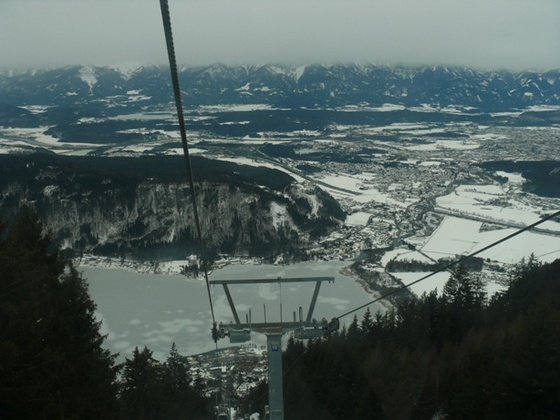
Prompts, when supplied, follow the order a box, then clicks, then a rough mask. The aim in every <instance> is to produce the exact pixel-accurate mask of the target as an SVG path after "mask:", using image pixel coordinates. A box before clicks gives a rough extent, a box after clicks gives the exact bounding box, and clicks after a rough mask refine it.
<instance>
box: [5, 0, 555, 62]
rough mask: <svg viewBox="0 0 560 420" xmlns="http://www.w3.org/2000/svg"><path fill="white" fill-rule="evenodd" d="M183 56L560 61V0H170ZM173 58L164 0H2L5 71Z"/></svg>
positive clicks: (214, 58) (279, 59)
mask: <svg viewBox="0 0 560 420" xmlns="http://www.w3.org/2000/svg"><path fill="white" fill-rule="evenodd" d="M169 5H170V10H171V17H172V23H173V32H174V38H175V48H176V53H177V61H178V62H179V63H183V64H187V65H200V64H210V63H214V62H223V63H231V64H243V63H247V64H262V63H270V62H273V63H287V64H308V63H315V62H321V63H332V62H373V63H379V64H384V63H393V64H446V65H468V66H474V67H486V68H508V69H513V70H524V69H537V70H547V69H552V68H560V0H297V1H294V0H227V1H226V0H169ZM159 63H167V56H166V50H165V40H164V36H163V29H162V23H161V13H160V9H159V0H0V67H3V68H21V67H53V66H61V65H68V64H95V65H126V64H159Z"/></svg>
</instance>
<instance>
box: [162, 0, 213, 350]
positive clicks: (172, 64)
mask: <svg viewBox="0 0 560 420" xmlns="http://www.w3.org/2000/svg"><path fill="white" fill-rule="evenodd" d="M159 3H160V6H161V17H162V20H163V30H164V32H165V42H166V44H167V55H168V57H169V68H170V70H171V81H172V82H173V93H174V95H175V105H176V107H177V117H178V119H179V129H180V131H181V143H182V145H183V156H184V158H185V166H186V171H187V178H188V180H189V187H190V190H191V198H192V202H193V213H194V222H195V225H196V232H197V235H198V240H199V243H200V255H201V260H202V269H203V272H204V278H205V280H206V290H207V292H208V300H209V302H210V312H211V313H212V325H213V326H212V338H213V339H214V341H215V342H217V336H216V334H215V332H216V318H215V316H214V306H213V305H212V295H211V293H210V282H209V280H208V263H207V259H206V251H205V247H204V240H203V238H202V231H201V229H200V219H199V217H198V209H197V205H196V192H195V188H194V180H193V170H192V165H191V159H190V155H189V146H188V142H187V130H186V128H185V117H184V115H183V105H182V101H181V89H180V87H179V74H178V71H177V60H176V59H175V47H174V45H173V32H172V30H171V17H170V14H169V4H168V2H167V0H160V2H159Z"/></svg>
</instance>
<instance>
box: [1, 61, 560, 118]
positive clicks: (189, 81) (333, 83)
mask: <svg viewBox="0 0 560 420" xmlns="http://www.w3.org/2000/svg"><path fill="white" fill-rule="evenodd" d="M179 79H180V83H181V87H182V89H183V97H184V101H185V104H186V106H187V107H195V106H200V105H215V104H256V103H257V104H265V105H269V106H271V107H281V108H290V109H294V108H304V107H307V108H333V107H344V106H359V105H369V106H381V105H383V104H386V103H390V104H398V105H402V106H405V107H410V106H421V105H423V104H430V105H432V106H439V107H446V106H461V107H474V108H477V109H481V110H485V111H499V110H511V109H523V108H527V107H531V106H538V105H560V70H551V71H547V72H532V71H525V72H510V71H505V70H480V69H471V68H463V67H438V66H421V67H404V66H380V65H373V64H369V65H357V64H349V65H346V64H335V65H319V64H315V65H306V66H300V67H296V66H283V65H271V64H267V65H260V66H257V65H250V66H240V65H239V66H231V65H225V64H213V65H209V66H203V67H182V68H181V69H180V73H179ZM170 83H171V80H170V74H169V69H168V67H167V66H142V67H137V68H115V67H97V66H81V65H76V66H68V67H62V68H56V69H50V70H27V71H20V72H15V71H8V70H4V71H1V72H0V104H4V105H14V106H21V105H52V104H57V105H58V106H64V105H71V104H74V105H75V104H85V103H88V104H91V103H94V102H96V101H101V102H103V103H107V101H111V100H112V99H116V98H118V97H120V96H128V97H129V99H130V97H131V96H132V97H133V98H132V100H131V101H128V104H127V105H128V106H131V105H132V106H133V105H136V106H138V107H142V106H146V105H154V104H161V103H168V102H170V101H172V99H173V98H172V92H173V91H172V89H171V87H170Z"/></svg>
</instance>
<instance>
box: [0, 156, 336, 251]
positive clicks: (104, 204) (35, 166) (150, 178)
mask: <svg viewBox="0 0 560 420" xmlns="http://www.w3.org/2000/svg"><path fill="white" fill-rule="evenodd" d="M192 164H193V171H194V173H195V174H196V176H195V181H196V193H197V203H198V206H199V213H200V218H201V224H202V231H203V232H202V234H203V236H204V240H205V243H206V246H207V248H208V252H209V255H210V258H213V257H215V256H216V255H217V254H218V253H228V254H241V255H254V256H260V257H272V256H274V255H277V254H279V253H281V252H282V253H285V254H286V255H290V256H292V257H296V258H297V257H300V256H303V255H302V253H304V251H305V248H306V247H307V244H308V241H309V240H316V239H317V238H319V237H321V236H323V235H326V234H328V233H329V232H330V231H331V230H332V229H334V228H336V227H338V226H339V224H340V223H341V222H342V221H343V220H344V218H345V213H344V212H343V211H342V209H341V208H340V206H339V205H338V203H337V202H336V201H335V200H334V199H333V198H332V197H331V196H329V195H328V194H327V193H325V192H324V191H322V190H320V189H318V188H309V189H305V188H303V187H302V186H299V185H296V184H295V182H294V180H293V178H291V177H290V176H289V175H288V174H286V173H285V172H282V171H278V170H274V169H268V168H265V167H252V166H245V165H237V164H235V163H230V162H222V161H213V160H209V159H205V158H202V157H197V156H195V157H193V159H192ZM0 191H1V196H0V218H1V219H3V220H9V219H10V218H11V217H13V216H14V215H15V214H16V213H17V212H18V210H19V209H20V208H21V207H22V206H29V207H31V208H33V209H35V210H36V212H37V213H38V215H39V217H40V218H41V220H42V221H43V223H44V225H45V227H46V228H48V229H49V230H50V231H51V232H52V233H53V237H54V238H55V240H56V243H57V244H60V245H62V246H63V247H64V248H67V249H71V250H74V251H77V252H92V253H96V254H99V255H107V256H112V257H133V258H138V259H143V260H150V259H166V258H184V257H185V256H186V255H188V254H189V253H197V252H198V242H197V241H198V239H197V237H196V230H195V226H194V222H193V216H192V214H193V210H192V209H193V207H192V202H191V198H190V192H189V189H188V183H187V178H186V175H185V164H184V160H183V158H182V157H180V156H145V157H134V158H120V157H118V158H117V157H115V158H102V157H86V156H58V155H54V154H48V153H36V154H29V155H0Z"/></svg>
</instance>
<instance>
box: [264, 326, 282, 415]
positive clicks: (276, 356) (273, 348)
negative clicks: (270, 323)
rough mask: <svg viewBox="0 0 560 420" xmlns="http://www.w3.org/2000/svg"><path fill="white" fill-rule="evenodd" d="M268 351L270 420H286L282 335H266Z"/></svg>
mask: <svg viewBox="0 0 560 420" xmlns="http://www.w3.org/2000/svg"><path fill="white" fill-rule="evenodd" d="M266 342H267V350H268V407H269V411H270V417H269V419H270V420H284V386H283V383H282V334H281V333H280V334H267V335H266Z"/></svg>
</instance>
